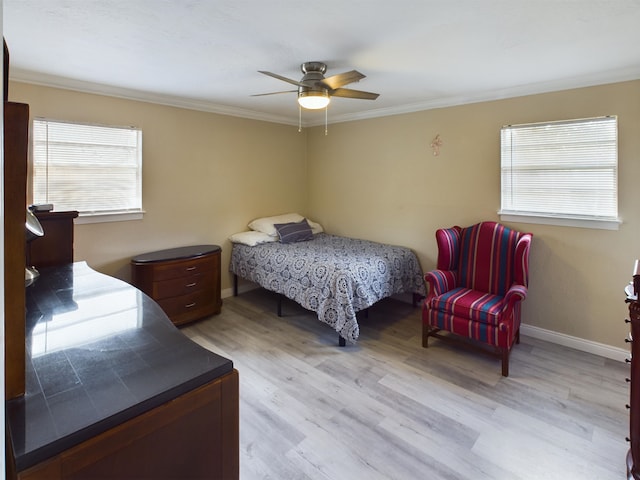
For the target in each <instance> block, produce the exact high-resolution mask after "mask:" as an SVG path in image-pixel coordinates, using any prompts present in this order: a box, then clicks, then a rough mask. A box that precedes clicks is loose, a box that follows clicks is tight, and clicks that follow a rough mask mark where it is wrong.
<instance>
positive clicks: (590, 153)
mask: <svg viewBox="0 0 640 480" xmlns="http://www.w3.org/2000/svg"><path fill="white" fill-rule="evenodd" d="M501 147H502V148H501V160H502V162H501V163H502V168H501V177H502V183H501V185H502V188H501V191H502V205H501V209H500V215H501V216H503V217H506V218H507V219H510V220H520V221H531V222H534V223H549V224H556V225H568V226H583V227H584V226H587V227H593V228H608V229H617V228H618V225H619V220H618V122H617V117H615V116H611V117H599V118H589V119H583V120H569V121H562V122H551V123H537V124H526V125H509V126H506V127H503V128H502V130H501ZM509 217H517V218H509Z"/></svg>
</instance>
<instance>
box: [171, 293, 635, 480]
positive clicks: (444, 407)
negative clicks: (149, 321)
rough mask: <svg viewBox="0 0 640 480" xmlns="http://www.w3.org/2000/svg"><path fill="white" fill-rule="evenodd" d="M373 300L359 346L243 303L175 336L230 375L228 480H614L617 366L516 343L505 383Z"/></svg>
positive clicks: (477, 359)
mask: <svg viewBox="0 0 640 480" xmlns="http://www.w3.org/2000/svg"><path fill="white" fill-rule="evenodd" d="M420 322H421V320H420V309H419V308H413V307H412V306H411V305H409V304H406V303H404V302H400V301H398V300H395V299H386V300H383V301H382V302H380V303H378V304H377V305H374V306H373V307H372V308H371V309H370V310H369V316H368V318H364V316H360V314H359V323H360V339H359V341H358V343H357V344H355V345H347V346H346V347H344V348H340V347H338V346H337V340H338V337H337V334H336V333H335V332H334V331H333V330H332V329H331V328H330V327H328V326H327V325H325V324H323V323H321V322H319V321H318V320H317V317H316V316H315V314H314V313H312V312H308V311H306V310H304V309H303V308H301V307H300V306H298V305H297V304H295V303H293V302H291V301H289V300H285V301H284V302H283V317H278V316H277V315H276V296H275V294H273V293H271V292H268V291H265V290H262V289H257V290H251V291H249V292H246V293H243V294H241V295H240V296H238V297H232V298H227V299H225V300H224V305H223V307H222V313H221V314H220V315H218V316H214V317H212V318H210V319H207V320H203V321H201V322H198V323H195V324H193V325H191V326H187V327H185V328H183V329H182V331H183V332H184V333H185V334H186V335H187V336H188V337H190V338H192V339H193V340H194V341H196V342H198V343H199V344H201V345H203V346H204V347H206V348H208V349H210V350H213V351H214V352H216V353H219V354H221V355H223V356H226V357H228V358H230V359H231V360H233V362H234V364H235V367H236V368H237V369H238V371H239V374H240V478H241V479H242V480H253V479H260V480H264V479H278V480H281V479H287V480H288V479H331V480H337V479H345V480H347V479H348V480H355V479H358V480H359V479H363V480H364V479H366V480H373V479H402V480H405V479H407V480H408V479H411V480H412V479H427V480H431V479H434V480H436V479H449V480H452V479H505V480H507V479H508V480H517V479H545V480H547V479H559V480H560V479H561V480H571V479H594V480H608V479H611V480H613V479H623V478H625V466H624V465H625V455H626V451H627V448H628V446H627V444H626V442H625V440H624V438H625V436H627V435H628V421H629V418H628V413H627V410H626V409H625V404H626V403H628V385H627V384H626V382H625V380H624V379H625V377H626V376H628V367H627V365H626V364H624V363H622V362H616V361H612V360H607V359H604V358H601V357H598V356H594V355H591V354H587V353H584V352H579V351H576V350H572V349H569V348H566V347H562V346H558V345H555V344H551V343H547V342H543V341H539V340H535V339H532V338H529V337H525V336H523V337H522V338H521V343H520V345H516V347H515V348H514V350H513V351H512V354H511V369H510V375H509V377H508V378H504V377H502V376H501V375H500V361H499V360H498V359H497V358H494V357H492V356H488V355H484V354H482V353H478V352H475V351H472V350H465V349H461V348H459V347H457V346H456V345H453V344H449V343H448V342H442V341H439V340H437V339H432V340H431V341H430V347H429V348H428V349H424V348H422V346H421V323H420Z"/></svg>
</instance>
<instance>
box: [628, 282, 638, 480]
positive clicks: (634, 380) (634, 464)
mask: <svg viewBox="0 0 640 480" xmlns="http://www.w3.org/2000/svg"><path fill="white" fill-rule="evenodd" d="M634 282H635V278H634ZM639 286H640V285H639ZM636 291H639V290H636ZM629 323H630V324H631V335H630V338H628V339H627V341H628V342H629V343H630V344H631V359H630V360H628V363H630V367H631V371H630V373H629V377H628V378H627V381H628V382H629V383H630V393H629V404H628V407H629V437H628V440H629V442H630V448H629V452H628V454H627V479H628V480H640V302H638V301H637V300H631V301H630V302H629Z"/></svg>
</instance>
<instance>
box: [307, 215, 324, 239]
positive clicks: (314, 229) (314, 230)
mask: <svg viewBox="0 0 640 480" xmlns="http://www.w3.org/2000/svg"><path fill="white" fill-rule="evenodd" d="M307 223H308V224H309V226H310V227H311V232H312V233H313V234H314V235H315V234H316V233H322V232H324V228H322V225H320V224H319V223H316V222H312V221H311V220H309V219H308V218H307Z"/></svg>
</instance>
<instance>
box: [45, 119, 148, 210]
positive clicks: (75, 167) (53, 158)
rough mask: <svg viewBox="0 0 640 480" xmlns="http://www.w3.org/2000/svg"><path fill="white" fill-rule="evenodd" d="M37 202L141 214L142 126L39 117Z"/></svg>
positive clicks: (73, 208)
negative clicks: (118, 125)
mask: <svg viewBox="0 0 640 480" xmlns="http://www.w3.org/2000/svg"><path fill="white" fill-rule="evenodd" d="M33 203H52V204H53V205H54V207H55V209H56V210H77V211H78V212H79V215H80V216H81V217H82V216H100V215H110V216H113V215H114V214H138V215H133V216H131V215H129V217H127V216H126V215H124V216H122V217H120V216H119V217H116V218H117V219H127V218H140V215H141V214H142V131H141V130H140V129H137V128H133V127H110V126H103V125H87V124H79V123H70V122H60V121H55V120H47V119H41V118H37V119H34V121H33ZM112 219H113V217H112Z"/></svg>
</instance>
